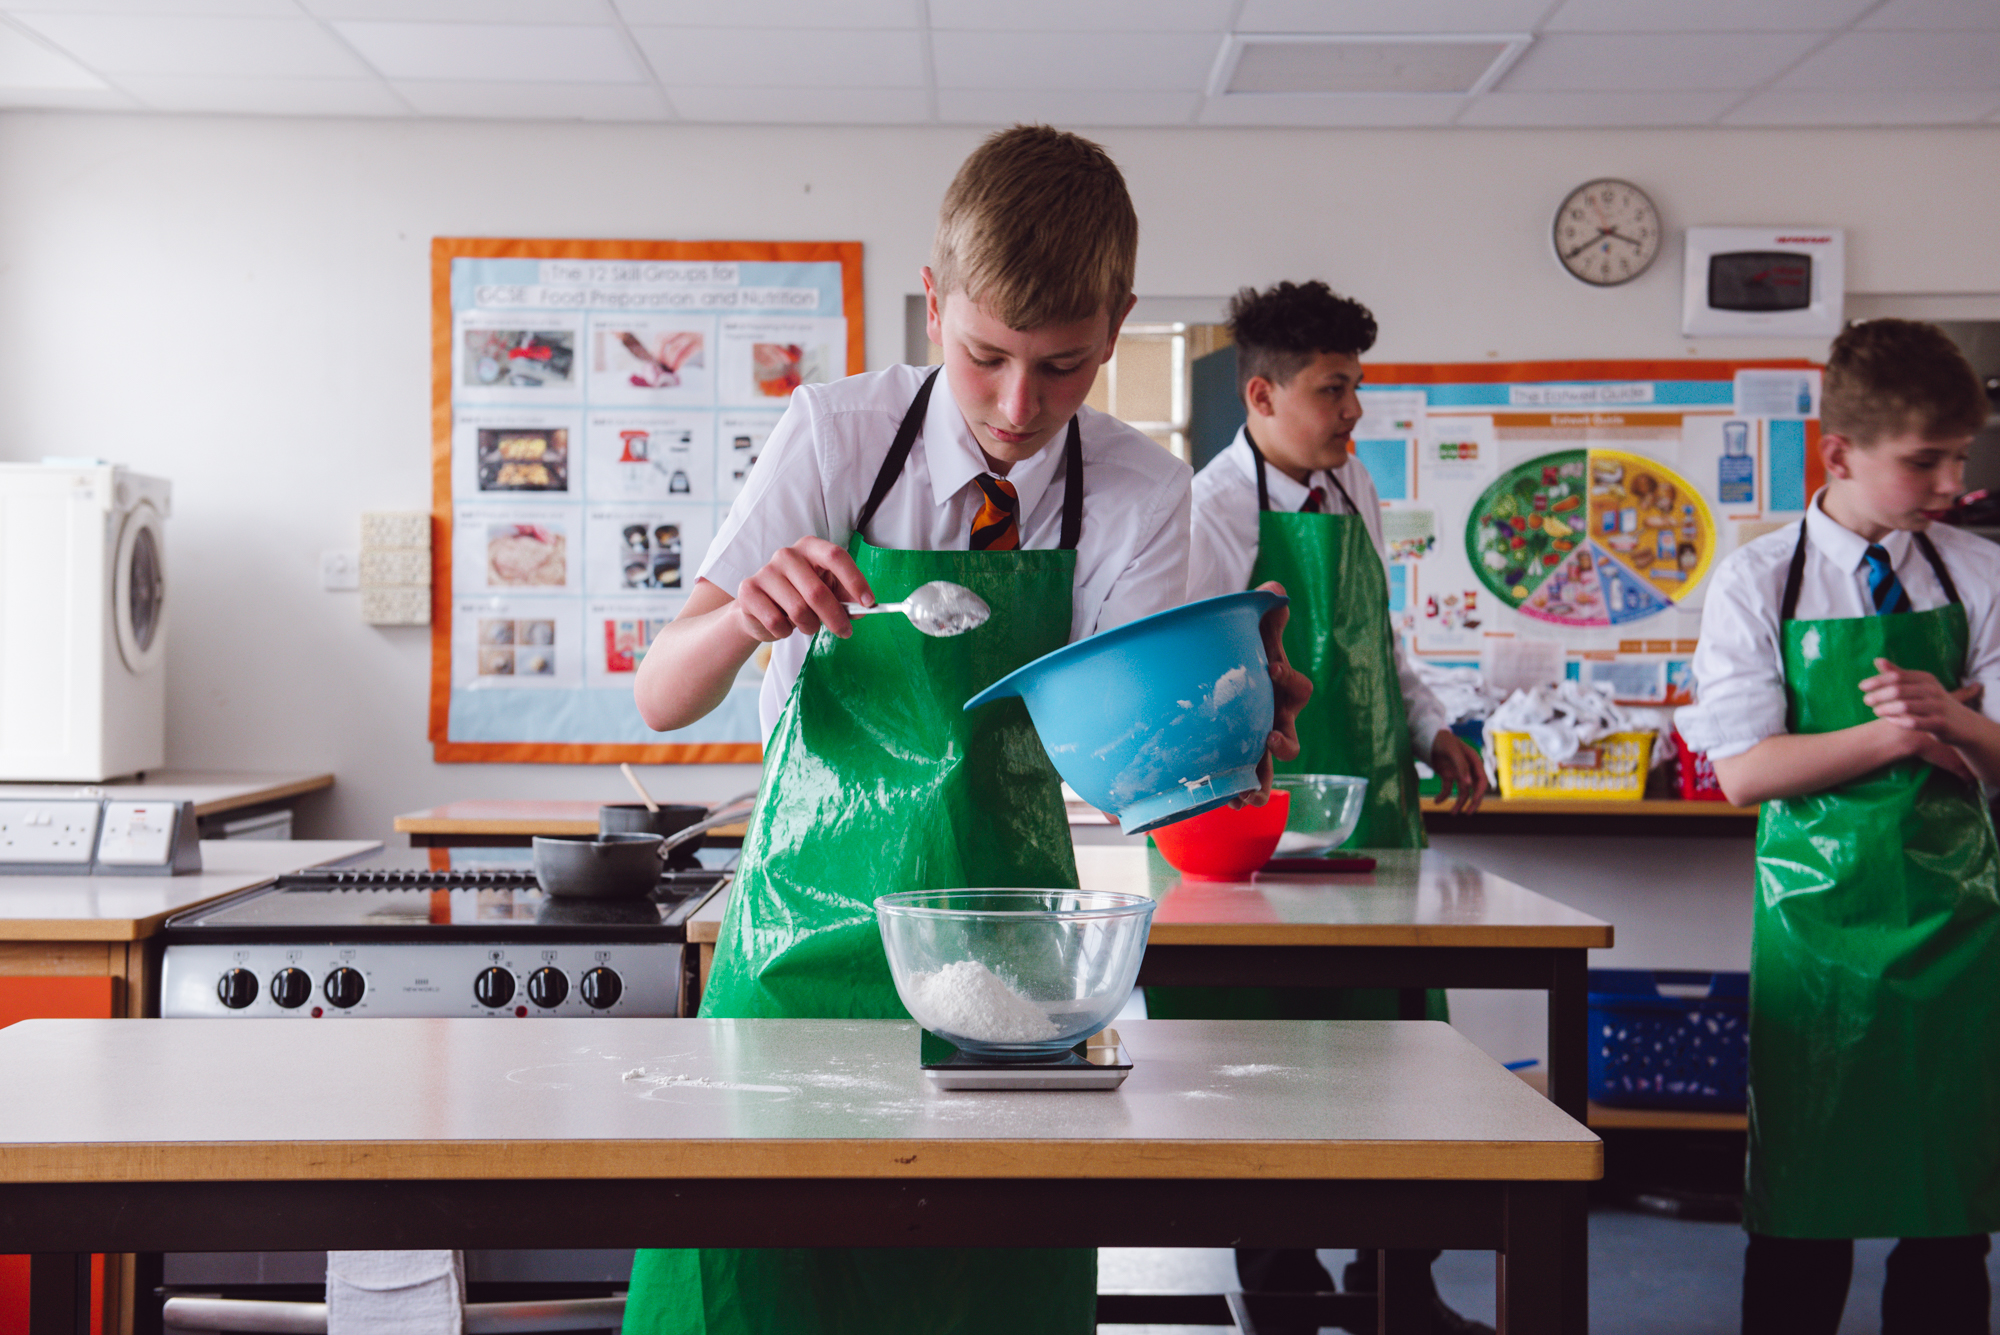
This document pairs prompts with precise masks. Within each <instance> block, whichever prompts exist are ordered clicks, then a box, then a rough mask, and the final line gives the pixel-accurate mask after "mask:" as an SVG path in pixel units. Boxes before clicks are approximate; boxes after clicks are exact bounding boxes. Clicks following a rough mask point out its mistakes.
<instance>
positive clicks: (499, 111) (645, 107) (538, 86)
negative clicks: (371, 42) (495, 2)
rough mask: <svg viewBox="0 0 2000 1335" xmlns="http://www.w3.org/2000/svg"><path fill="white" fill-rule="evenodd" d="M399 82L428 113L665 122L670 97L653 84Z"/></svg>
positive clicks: (399, 89)
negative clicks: (667, 98)
mask: <svg viewBox="0 0 2000 1335" xmlns="http://www.w3.org/2000/svg"><path fill="white" fill-rule="evenodd" d="M394 86H395V89H396V91H397V92H399V93H401V94H402V95H403V98H404V100H405V101H407V102H408V103H409V104H410V105H411V106H413V107H415V108H416V109H417V111H418V112H419V113H421V114H422V115H425V116H457V117H467V118H474V119H480V120H520V121H528V120H535V121H563V120H569V121H574V120H585V121H663V120H669V119H671V118H672V114H671V113H670V112H669V111H668V109H667V101H666V99H665V98H664V97H662V96H661V95H660V92H659V90H658V89H657V88H654V87H653V86H652V85H651V84H631V83H541V82H535V83H509V82H506V81H504V80H465V79H411V80H409V81H407V82H399V83H397V84H396V85H394Z"/></svg>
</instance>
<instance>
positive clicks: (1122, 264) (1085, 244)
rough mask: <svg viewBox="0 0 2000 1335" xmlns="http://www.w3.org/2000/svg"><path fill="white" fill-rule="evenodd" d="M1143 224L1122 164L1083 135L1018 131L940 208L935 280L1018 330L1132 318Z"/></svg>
mask: <svg viewBox="0 0 2000 1335" xmlns="http://www.w3.org/2000/svg"><path fill="white" fill-rule="evenodd" d="M1138 253H1139V216H1138V214H1136V213H1135V212H1133V209H1132V197H1131V196H1130V195H1129V194H1127V193H1126V191H1125V178H1124V176H1122V175H1121V174H1120V173H1119V171H1118V164H1117V163H1115V162H1113V161H1112V160H1111V155H1110V154H1108V153H1106V152H1105V151H1104V149H1103V148H1102V147H1101V146H1099V145H1097V144H1094V143H1092V142H1091V141H1090V140H1088V139H1084V138H1082V137H1081V136H1078V135H1074V134H1069V133H1066V132H1065V131H1062V130H1057V129H1054V128H1052V127H1050V126H1047V125H1016V126H1014V127H1013V128H1012V129H1009V130H1001V131H999V132H997V133H995V134H993V135H991V136H989V137H988V138H987V140H986V142H985V143H983V144H981V145H980V146H979V147H978V148H977V149H975V150H974V151H973V154H972V156H971V157H969V158H967V159H966V160H965V164H964V165H963V166H961V167H960V168H959V169H958V175H957V176H955V177H953V178H952V182H951V187H950V188H949V189H948V190H946V191H945V192H944V203H943V205H942V206H941V207H940V208H939V209H938V227H937V239H936V240H935V241H934V242H933V243H932V245H931V277H932V280H933V282H934V283H935V285H936V288H937V294H938V299H939V301H942V300H943V299H944V297H945V296H946V295H947V294H949V293H953V292H961V293H964V294H965V295H966V296H969V297H971V298H972V299H973V300H974V301H977V302H979V303H980V304H981V305H983V306H985V307H986V308H987V309H988V310H990V311H991V312H992V313H993V314H994V315H995V316H997V317H998V318H999V319H1000V320H1001V321H1003V322H1004V323H1005V324H1006V325H1007V327H1008V328H1010V329H1039V328H1042V327H1043V326H1046V325H1052V324H1068V323H1071V322H1073V321H1077V320H1084V319H1088V318H1089V317H1091V316H1093V315H1097V314H1099V313H1105V314H1107V315H1108V316H1117V315H1122V314H1123V313H1124V308H1125V303H1126V300H1127V299H1128V298H1129V297H1130V296H1131V295H1132V269H1133V266H1134V264H1135V262H1136V261H1137V258H1138Z"/></svg>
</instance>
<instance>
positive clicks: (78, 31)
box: [14, 14, 368, 82]
mask: <svg viewBox="0 0 2000 1335" xmlns="http://www.w3.org/2000/svg"><path fill="white" fill-rule="evenodd" d="M14 18H15V20H16V21H17V22H19V23H22V24H25V25H27V26H28V27H30V28H33V29H34V30H35V31H36V32H39V33H41V34H42V35H43V36H44V37H46V38H48V39H49V40H50V41H52V42H54V43H55V44H56V45H57V46H60V47H61V48H62V49H63V50H65V51H67V52H69V53H70V54H71V55H73V56H75V57H76V58H77V59H78V60H80V61H82V62H83V63H84V64H86V65H88V66H90V67H91V68H92V69H95V70H101V71H103V72H104V73H106V74H168V75H220V76H225V77H226V76H238V77H242V78H248V79H268V78H285V77H291V78H332V79H341V78H360V77H364V76H366V75H367V73H368V69H367V67H366V66H364V65H363V64H362V63H361V62H360V61H359V60H357V59H356V58H355V57H354V54H353V53H352V52H350V51H349V50H348V49H347V48H346V47H345V46H343V45H341V43H340V41H339V39H338V38H336V37H334V36H333V35H332V34H331V33H329V32H327V31H326V30H325V29H324V28H322V27H320V25H319V24H318V23H316V22H314V21H313V20H312V19H308V18H289V19H260V18H204V17H188V16H183V17H176V18H161V17H158V16H156V15H137V14H133V15H112V14H16V15H14ZM121 82H122V80H121Z"/></svg>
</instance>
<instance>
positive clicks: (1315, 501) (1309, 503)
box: [1299, 487, 1326, 515]
mask: <svg viewBox="0 0 2000 1335" xmlns="http://www.w3.org/2000/svg"><path fill="white" fill-rule="evenodd" d="M1325 510H1326V488H1325V487H1314V488H1313V489H1312V490H1311V491H1309V492H1307V493H1306V503H1305V504H1304V505H1301V506H1300V507H1299V513H1300V514H1302V515H1316V514H1321V513H1323V512H1324V511H1325Z"/></svg>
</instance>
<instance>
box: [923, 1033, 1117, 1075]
mask: <svg viewBox="0 0 2000 1335" xmlns="http://www.w3.org/2000/svg"><path fill="white" fill-rule="evenodd" d="M918 1032H920V1033H921V1034H922V1035H923V1039H922V1045H921V1048H920V1050H919V1055H920V1058H921V1060H922V1062H923V1067H924V1079H926V1080H928V1081H930V1082H931V1083H932V1084H933V1085H935V1086H936V1087H937V1088H939V1089H1116V1088H1118V1086H1120V1085H1122V1084H1124V1083H1125V1077H1126V1076H1128V1075H1130V1074H1132V1059H1131V1057H1130V1056H1128V1055H1127V1054H1126V1051H1125V1045H1124V1044H1123V1043H1121V1042H1119V1040H1118V1031H1117V1030H1116V1029H1105V1030H1102V1031H1100V1032H1098V1033H1096V1034H1094V1035H1092V1036H1091V1037H1089V1038H1086V1039H1085V1040H1083V1042H1081V1043H1079V1044H1077V1045H1076V1046H1075V1047H1073V1048H1071V1049H1069V1050H1068V1051H1067V1052H1059V1053H1057V1054H1055V1055H1054V1056H1051V1057H1038V1058H1030V1059H1027V1060H1024V1061H999V1060H996V1059H994V1058H992V1057H982V1056H980V1055H978V1054H977V1053H971V1052H963V1051H961V1050H960V1049H959V1048H957V1047H956V1046H954V1045H953V1044H952V1042H951V1040H950V1039H945V1038H939V1037H938V1036H937V1035H936V1034H933V1033H932V1032H931V1031H930V1030H928V1029H923V1030H919V1031H918Z"/></svg>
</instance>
